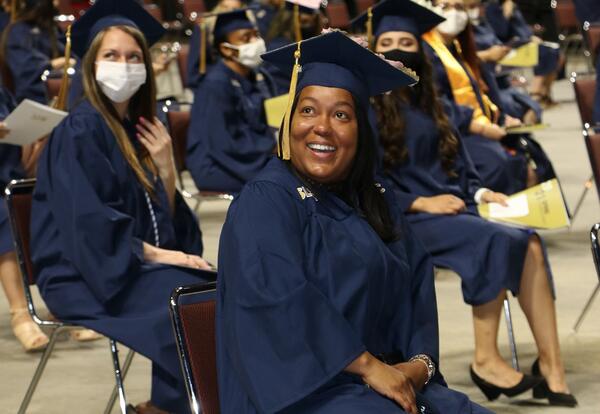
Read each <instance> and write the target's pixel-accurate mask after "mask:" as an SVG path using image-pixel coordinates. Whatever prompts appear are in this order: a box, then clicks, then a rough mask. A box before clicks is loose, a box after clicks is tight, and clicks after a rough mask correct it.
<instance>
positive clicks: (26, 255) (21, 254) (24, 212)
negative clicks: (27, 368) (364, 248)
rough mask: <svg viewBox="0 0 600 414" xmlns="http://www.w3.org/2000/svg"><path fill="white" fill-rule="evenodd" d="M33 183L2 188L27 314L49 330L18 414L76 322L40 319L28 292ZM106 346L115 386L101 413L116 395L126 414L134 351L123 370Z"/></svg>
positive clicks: (32, 278)
mask: <svg viewBox="0 0 600 414" xmlns="http://www.w3.org/2000/svg"><path fill="white" fill-rule="evenodd" d="M34 186H35V179H26V180H13V181H11V182H10V183H9V184H8V186H7V187H6V190H5V191H4V192H5V195H6V203H7V207H8V215H9V219H10V225H11V229H12V233H13V239H14V244H15V252H16V255H17V261H18V263H19V268H20V270H21V276H22V279H23V287H24V289H25V298H26V300H27V308H28V309H29V313H30V314H31V317H32V318H33V320H34V322H35V323H37V324H38V325H39V326H40V327H45V328H49V329H51V330H52V332H51V334H50V340H49V342H48V345H47V346H46V349H45V350H44V353H43V354H42V357H41V358H40V362H39V364H38V367H37V369H36V370H35V373H34V374H33V378H32V379H31V382H30V383H29V387H28V388H27V392H26V393H25V397H24V398H23V401H22V402H21V406H20V407H19V411H18V413H19V414H24V413H25V412H26V410H27V407H28V406H29V402H30V401H31V397H33V393H34V392H35V389H36V387H37V385H38V383H39V381H40V378H41V376H42V373H43V372H44V369H45V367H46V363H47V362H48V359H50V355H51V354H52V351H53V349H54V345H55V344H56V338H57V337H58V334H59V333H60V332H61V331H63V330H66V329H73V328H77V327H78V326H77V325H74V324H70V323H67V322H61V321H58V320H54V319H43V318H41V317H40V316H39V314H38V313H37V311H36V309H35V305H34V303H33V296H32V294H31V289H30V288H31V285H34V284H35V274H34V271H33V264H32V262H31V255H30V253H31V252H30V249H29V240H30V233H29V220H30V217H31V200H32V194H33V188H34ZM109 346H110V353H111V357H112V362H113V369H114V374H115V380H116V385H115V387H114V388H113V391H112V394H111V396H110V398H109V401H108V404H107V406H106V409H105V411H104V413H105V414H109V413H110V412H111V411H112V407H113V405H114V403H115V400H116V397H117V395H118V397H119V407H120V409H121V413H122V414H126V413H127V402H126V399H125V390H124V388H123V380H124V378H125V376H126V375H127V371H128V370H129V366H130V365H131V360H132V359H133V355H134V351H133V350H129V352H128V354H127V356H126V358H125V361H124V362H123V369H122V370H121V367H120V363H119V355H118V352H119V351H118V349H117V343H116V342H115V341H114V340H113V339H110V338H109Z"/></svg>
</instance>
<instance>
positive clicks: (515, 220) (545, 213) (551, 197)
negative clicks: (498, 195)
mask: <svg viewBox="0 0 600 414" xmlns="http://www.w3.org/2000/svg"><path fill="white" fill-rule="evenodd" d="M477 209H478V211H479V215H480V216H481V217H483V218H485V219H487V220H490V221H495V222H499V223H504V224H509V225H513V226H517V227H529V228H534V229H545V230H555V229H560V228H563V227H569V226H570V225H571V222H570V220H569V214H568V212H567V207H566V205H565V200H564V198H563V196H562V192H561V189H560V186H559V184H558V181H557V180H556V178H554V179H552V180H549V181H546V182H543V183H541V184H538V185H536V186H534V187H531V188H528V189H526V190H524V191H521V192H519V193H515V194H513V195H511V196H510V197H509V198H508V206H503V205H501V204H498V203H489V204H481V205H479V206H478V207H477Z"/></svg>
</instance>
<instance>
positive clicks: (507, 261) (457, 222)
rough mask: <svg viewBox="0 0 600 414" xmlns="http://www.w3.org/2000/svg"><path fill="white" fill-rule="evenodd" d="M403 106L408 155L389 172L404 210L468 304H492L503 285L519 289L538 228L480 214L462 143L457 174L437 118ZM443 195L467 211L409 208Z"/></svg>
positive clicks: (475, 177)
mask: <svg viewBox="0 0 600 414" xmlns="http://www.w3.org/2000/svg"><path fill="white" fill-rule="evenodd" d="M401 105H402V106H401V107H402V113H403V115H404V119H405V128H406V129H405V132H404V137H405V144H406V147H407V149H408V159H407V160H406V161H405V162H404V163H403V164H402V165H399V166H397V167H395V168H393V169H392V170H391V171H388V172H387V175H388V178H389V181H390V182H391V183H392V184H393V187H394V189H395V190H396V191H397V195H398V200H399V203H398V207H399V209H400V210H401V211H403V212H406V213H407V215H406V217H407V219H408V221H409V222H410V224H411V226H412V228H413V230H414V231H415V233H416V234H418V236H419V239H420V240H421V241H422V242H423V244H424V246H425V248H426V249H427V251H428V252H429V253H431V255H432V256H433V263H434V264H435V265H436V266H439V267H443V268H447V269H452V270H453V271H454V272H456V273H457V274H458V275H459V276H460V278H461V284H462V292H463V299H464V301H465V302H466V303H468V304H470V305H481V304H484V303H487V302H489V301H491V300H493V299H495V298H496V297H498V294H499V293H500V291H501V290H503V289H508V290H510V291H512V292H513V293H514V294H517V293H518V292H519V284H520V280H521V274H522V271H523V264H524V261H525V255H526V253H527V245H528V241H529V237H530V236H531V235H532V234H535V233H534V232H533V231H530V230H521V229H516V228H512V227H508V226H504V225H502V224H496V223H492V222H489V221H487V220H484V219H482V218H481V217H479V214H478V213H477V208H476V205H475V200H474V196H475V192H476V191H477V190H478V189H479V188H481V183H480V181H479V176H478V174H477V172H476V170H475V168H474V166H473V164H472V162H471V159H470V157H469V154H468V153H467V151H466V150H465V149H464V147H463V145H462V142H460V141H459V142H460V146H459V148H458V154H457V156H456V160H455V162H454V167H453V170H454V172H455V173H456V177H450V176H449V175H448V174H447V173H446V171H445V170H444V169H443V167H442V164H441V162H440V154H439V133H438V130H437V127H436V125H435V122H434V121H433V119H432V118H431V117H430V116H428V115H427V114H425V113H424V112H422V111H420V110H419V109H416V108H414V107H412V106H409V105H406V104H401ZM442 194H452V195H454V196H456V197H459V198H461V199H462V200H464V201H465V204H466V205H467V211H466V212H464V213H460V214H458V215H441V214H428V213H408V209H409V208H410V206H411V205H412V203H413V202H414V201H415V200H416V199H417V197H432V196H437V195H442ZM548 270H549V268H548Z"/></svg>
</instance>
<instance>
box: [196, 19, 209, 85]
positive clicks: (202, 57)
mask: <svg viewBox="0 0 600 414" xmlns="http://www.w3.org/2000/svg"><path fill="white" fill-rule="evenodd" d="M199 26H200V67H199V68H198V72H200V74H201V75H203V74H205V73H206V42H207V39H206V36H208V30H206V26H207V25H206V22H205V21H204V19H202V20H201V21H200V23H199Z"/></svg>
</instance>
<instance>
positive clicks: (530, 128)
mask: <svg viewBox="0 0 600 414" xmlns="http://www.w3.org/2000/svg"><path fill="white" fill-rule="evenodd" d="M548 127H550V125H549V124H523V125H519V126H514V127H507V128H506V133H507V134H509V135H511V134H529V133H532V132H535V131H541V130H543V129H546V128H548Z"/></svg>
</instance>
